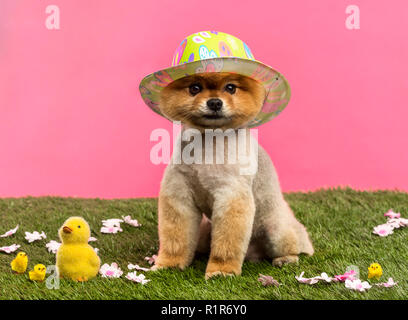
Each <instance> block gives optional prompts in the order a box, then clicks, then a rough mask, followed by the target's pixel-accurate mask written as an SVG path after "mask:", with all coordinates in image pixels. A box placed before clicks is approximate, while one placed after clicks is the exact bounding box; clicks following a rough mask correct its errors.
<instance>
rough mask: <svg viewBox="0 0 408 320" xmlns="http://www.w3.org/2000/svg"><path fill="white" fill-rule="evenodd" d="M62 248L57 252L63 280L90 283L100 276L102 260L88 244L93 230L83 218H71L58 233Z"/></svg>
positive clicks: (58, 265) (58, 266) (58, 267)
mask: <svg viewBox="0 0 408 320" xmlns="http://www.w3.org/2000/svg"><path fill="white" fill-rule="evenodd" d="M58 233H59V237H60V239H61V242H62V244H61V246H60V247H59V249H58V251H57V269H58V273H59V276H60V277H61V278H69V279H72V280H76V281H88V280H89V279H91V278H93V277H95V276H96V275H97V274H98V271H99V267H100V265H101V260H100V259H99V257H98V255H97V254H96V252H95V251H94V249H93V248H92V247H91V246H90V245H89V244H88V239H89V237H90V235H91V230H90V228H89V225H88V223H87V222H86V221H85V220H84V219H83V218H81V217H71V218H69V219H68V220H67V221H65V223H64V224H63V226H62V227H61V228H60V229H59V231H58Z"/></svg>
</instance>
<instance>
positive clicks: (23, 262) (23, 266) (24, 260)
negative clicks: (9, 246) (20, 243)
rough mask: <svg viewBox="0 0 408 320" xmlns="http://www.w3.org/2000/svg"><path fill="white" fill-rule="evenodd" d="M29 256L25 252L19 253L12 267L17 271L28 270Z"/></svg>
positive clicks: (12, 262)
mask: <svg viewBox="0 0 408 320" xmlns="http://www.w3.org/2000/svg"><path fill="white" fill-rule="evenodd" d="M27 264H28V257H27V254H26V253H25V252H19V253H17V256H16V257H15V258H14V260H13V261H11V263H10V265H11V269H12V270H13V271H14V272H16V273H19V274H21V273H24V272H26V270H27Z"/></svg>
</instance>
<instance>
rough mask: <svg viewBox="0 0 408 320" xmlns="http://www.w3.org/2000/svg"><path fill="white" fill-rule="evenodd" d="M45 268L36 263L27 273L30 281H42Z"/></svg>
mask: <svg viewBox="0 0 408 320" xmlns="http://www.w3.org/2000/svg"><path fill="white" fill-rule="evenodd" d="M46 272H47V268H46V267H45V266H44V265H43V264H37V265H36V266H35V267H34V270H31V271H30V272H29V273H28V275H29V277H30V280H32V281H44V279H45V273H46Z"/></svg>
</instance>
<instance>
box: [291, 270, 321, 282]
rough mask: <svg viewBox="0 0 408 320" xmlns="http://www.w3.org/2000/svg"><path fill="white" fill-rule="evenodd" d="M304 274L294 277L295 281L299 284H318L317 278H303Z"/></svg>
mask: <svg viewBox="0 0 408 320" xmlns="http://www.w3.org/2000/svg"><path fill="white" fill-rule="evenodd" d="M304 274H305V272H304V271H303V272H302V273H301V274H300V275H299V276H298V277H297V276H295V278H296V280H297V281H299V282H300V283H305V284H315V283H318V282H319V279H317V277H314V278H303V275H304Z"/></svg>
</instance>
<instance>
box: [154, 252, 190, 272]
mask: <svg viewBox="0 0 408 320" xmlns="http://www.w3.org/2000/svg"><path fill="white" fill-rule="evenodd" d="M187 265H188V263H187V262H186V259H183V258H182V257H179V256H168V255H166V256H164V255H162V256H161V255H159V256H158V257H157V259H156V262H155V264H154V266H153V267H151V268H150V270H152V271H157V270H161V269H168V268H179V269H181V270H183V269H184V268H185V267H187Z"/></svg>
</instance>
